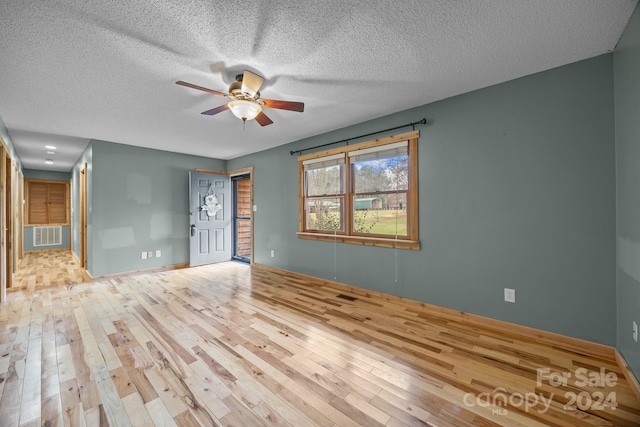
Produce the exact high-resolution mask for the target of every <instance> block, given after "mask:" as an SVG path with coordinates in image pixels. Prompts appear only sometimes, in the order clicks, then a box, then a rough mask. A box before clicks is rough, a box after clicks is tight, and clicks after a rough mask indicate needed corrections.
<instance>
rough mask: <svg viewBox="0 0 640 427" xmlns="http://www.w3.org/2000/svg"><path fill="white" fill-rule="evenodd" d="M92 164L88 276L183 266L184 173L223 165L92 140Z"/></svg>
mask: <svg viewBox="0 0 640 427" xmlns="http://www.w3.org/2000/svg"><path fill="white" fill-rule="evenodd" d="M212 155H215V153H212ZM91 162H92V166H91V183H90V185H91V189H92V194H91V201H90V203H89V207H90V212H89V213H88V217H89V218H90V221H91V231H90V234H91V235H92V239H93V241H92V244H91V247H90V249H89V252H88V256H89V260H90V265H88V271H89V273H90V274H91V275H92V276H94V277H96V276H103V275H108V274H115V273H121V272H127V271H135V270H143V269H150V268H156V267H162V266H168V265H174V264H182V263H188V262H189V171H190V170H194V169H196V168H202V169H211V170H226V161H224V160H217V159H211V158H204V157H198V156H190V155H185V154H176V153H170V152H166V151H159V150H152V149H148V148H140V147H132V146H128V145H122V144H114V143H110V142H104V141H95V140H94V141H92V142H91ZM158 249H159V250H161V251H162V258H156V257H155V251H156V250H158ZM142 251H153V252H154V257H153V258H151V259H146V260H142V259H140V253H141V252H142Z"/></svg>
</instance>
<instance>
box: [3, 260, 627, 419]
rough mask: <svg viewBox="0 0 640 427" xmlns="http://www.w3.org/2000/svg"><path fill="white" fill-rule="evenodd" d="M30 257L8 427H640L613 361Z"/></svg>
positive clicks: (360, 305) (232, 267)
mask: <svg viewBox="0 0 640 427" xmlns="http://www.w3.org/2000/svg"><path fill="white" fill-rule="evenodd" d="M65 256H66V257H68V258H65ZM25 261H26V263H25V269H23V270H21V271H19V272H17V274H16V279H15V282H14V283H15V285H16V286H15V287H14V288H13V289H12V290H11V291H10V292H9V294H8V302H7V303H6V304H5V305H3V306H0V395H1V400H0V426H2V427H11V426H36V425H43V426H57V425H69V426H98V425H105V426H106V425H110V426H128V425H166V426H175V425H178V426H198V425H202V426H218V425H224V426H243V425H244V426H295V427H298V426H327V427H329V426H331V427H333V426H340V427H343V426H383V425H386V426H414V425H415V426H418V425H433V426H456V427H460V426H495V425H505V426H518V425H524V426H540V425H562V426H579V425H580V426H607V425H622V426H637V425H640V402H639V401H638V400H637V399H636V397H635V396H634V394H633V392H632V390H631V388H630V386H629V383H628V382H627V380H626V379H625V378H624V375H623V372H622V371H621V370H620V369H619V367H618V365H617V364H616V362H615V360H612V359H609V358H603V357H594V356H587V355H584V354H580V353H578V352H575V351H571V350H568V349H566V348H563V345H562V343H561V342H558V343H557V344H556V345H549V344H544V343H540V342H537V341H535V340H533V339H529V338H523V337H521V336H518V335H516V334H510V333H504V332H498V331H496V330H493V329H490V328H488V327H486V326H479V325H471V324H468V323H465V322H461V321H455V320H452V319H450V318H446V317H443V316H441V315H439V314H438V313H434V312H430V311H427V310H423V309H420V308H419V307H418V305H415V304H414V305H411V304H399V303H398V302H397V301H395V300H393V299H384V298H380V297H379V296H378V297H376V296H367V295H366V294H364V293H363V294H361V293H357V294H355V293H348V292H345V291H338V290H336V289H335V288H332V287H328V286H326V285H323V284H322V283H320V282H312V281H309V280H305V279H301V278H299V277H290V276H288V275H283V274H278V273H276V272H272V271H265V270H262V269H256V268H250V267H248V266H246V265H242V264H239V263H232V262H229V263H222V264H216V265H211V266H203V267H197V268H192V269H184V270H174V271H167V272H161V273H153V274H140V275H137V276H129V277H121V278H116V279H109V280H104V281H98V282H94V283H85V284H74V283H71V282H73V280H75V279H73V278H74V277H76V278H77V277H80V276H79V273H78V270H77V265H75V267H76V269H75V270H74V268H73V266H74V264H73V260H72V259H71V258H70V255H69V254H68V253H65V252H58V253H55V254H54V253H50V254H47V256H46V257H42V258H40V257H38V259H37V260H36V259H35V258H33V257H28V258H27V259H26V260H25ZM46 265H49V267H46ZM71 270H74V271H75V272H71ZM65 275H67V276H65ZM539 369H541V370H542V371H538V370H539ZM539 372H540V374H539ZM562 375H565V376H569V377H568V378H567V381H566V385H565V384H558V383H555V384H554V383H553V382H552V380H554V379H555V380H561V378H562ZM587 377H588V378H590V379H591V382H592V384H584V385H580V384H581V383H585V382H587V381H583V379H584V378H587ZM558 382H559V383H562V381H558ZM607 382H608V383H609V384H606V383H607ZM613 383H615V385H614V384H613ZM501 392H502V393H505V396H506V399H507V405H506V406H499V405H498V403H501V402H502V400H501V399H500V396H501V395H500V393H501ZM483 393H484V394H483ZM573 396H576V397H577V402H571V400H572V398H573ZM600 396H602V399H600ZM606 397H609V400H608V401H607V403H614V404H617V407H616V408H615V409H612V408H611V407H605V408H604V410H601V409H598V408H597V406H594V405H597V404H598V402H599V401H600V400H603V401H604V400H606V399H605V398H606ZM542 398H544V399H545V402H546V401H547V400H550V401H551V403H550V406H549V407H548V408H546V406H545V405H544V404H543V401H542ZM523 399H528V402H530V403H531V406H530V407H527V406H526V404H525V401H523ZM486 402H492V403H496V405H495V406H488V405H487V403H486ZM535 402H537V404H535V405H534V403H535ZM567 404H574V405H576V404H577V405H578V406H582V407H583V408H585V410H584V411H583V410H580V409H579V408H577V409H575V410H573V409H570V408H567V407H565V405H567ZM605 406H606V405H605ZM587 407H588V408H587Z"/></svg>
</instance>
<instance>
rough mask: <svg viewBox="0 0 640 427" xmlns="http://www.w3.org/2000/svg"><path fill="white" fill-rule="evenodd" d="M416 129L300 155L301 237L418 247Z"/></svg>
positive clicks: (410, 247)
mask: <svg viewBox="0 0 640 427" xmlns="http://www.w3.org/2000/svg"><path fill="white" fill-rule="evenodd" d="M417 149H418V132H410V133H406V134H403V135H398V136H395V137H389V138H384V139H380V140H376V141H370V142H365V143H362V144H357V145H352V146H347V147H340V148H336V149H333V150H328V151H324V152H321V153H313V154H308V155H304V156H300V158H299V162H298V170H299V184H300V185H299V207H298V210H299V230H298V236H299V237H300V238H305V239H314V240H328V241H340V242H344V243H355V244H363V245H371V246H386V247H397V248H401V249H416V250H417V249H420V242H419V241H418V179H417V178H418V173H417V155H418V153H417Z"/></svg>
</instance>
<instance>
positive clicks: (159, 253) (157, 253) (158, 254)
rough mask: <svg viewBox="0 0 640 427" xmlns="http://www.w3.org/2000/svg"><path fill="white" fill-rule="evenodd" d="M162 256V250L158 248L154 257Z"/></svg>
mask: <svg viewBox="0 0 640 427" xmlns="http://www.w3.org/2000/svg"><path fill="white" fill-rule="evenodd" d="M161 256H162V251H161V250H160V249H158V250H157V251H156V258H160V257H161Z"/></svg>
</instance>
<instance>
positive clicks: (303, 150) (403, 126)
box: [289, 118, 427, 156]
mask: <svg viewBox="0 0 640 427" xmlns="http://www.w3.org/2000/svg"><path fill="white" fill-rule="evenodd" d="M426 124H427V119H426V118H424V119H422V120H420V121H419V122H413V123H407V124H406V125H402V126H396V127H394V128H389V129H384V130H379V131H377V132H371V133H367V134H365V135H360V136H354V137H352V138H347V139H341V140H340V141H336V142H329V143H327V144H322V145H316V146H315V147H309V148H303V149H302V150H296V151H290V152H289V153H290V154H291V155H292V156H293V155H294V154H296V153H303V152H305V151H309V150H315V149H316V148H321V147H326V146H327V145H333V144H340V143H341V142H346V143H347V145H349V141H351V140H353V139H358V138H364V137H365V136H371V135H376V134H378V133H382V132H389V131H390V130H396V129H401V128H406V127H409V126H413V128H414V130H415V128H416V125H426Z"/></svg>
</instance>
